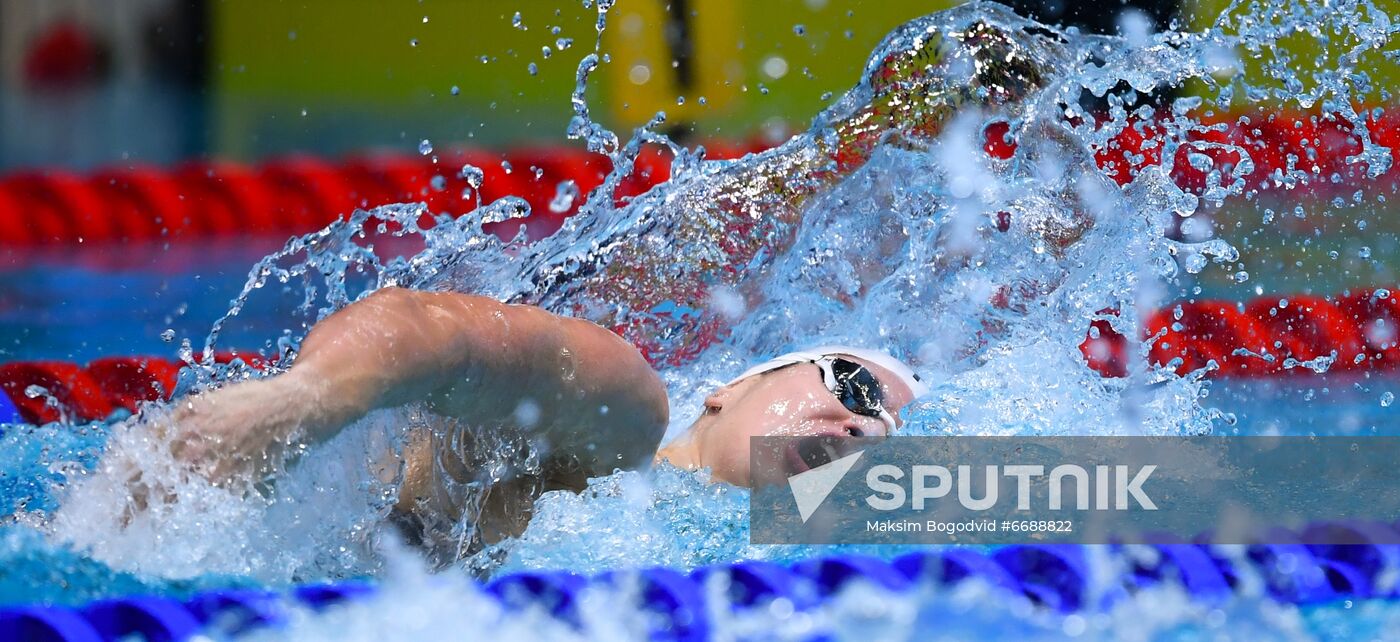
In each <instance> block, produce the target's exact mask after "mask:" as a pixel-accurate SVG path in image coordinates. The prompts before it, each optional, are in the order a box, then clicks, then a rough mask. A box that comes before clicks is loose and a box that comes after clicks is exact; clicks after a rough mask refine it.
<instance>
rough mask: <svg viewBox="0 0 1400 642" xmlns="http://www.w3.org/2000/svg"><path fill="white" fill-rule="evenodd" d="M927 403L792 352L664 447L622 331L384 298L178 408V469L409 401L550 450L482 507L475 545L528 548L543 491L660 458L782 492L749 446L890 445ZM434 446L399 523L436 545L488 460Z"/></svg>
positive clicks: (420, 446) (726, 389) (440, 299)
mask: <svg viewBox="0 0 1400 642" xmlns="http://www.w3.org/2000/svg"><path fill="white" fill-rule="evenodd" d="M924 391H925V387H924V384H922V383H921V382H920V381H919V380H918V377H917V376H915V375H914V374H913V372H912V371H911V370H910V369H909V368H908V367H906V366H905V365H903V364H901V363H900V362H898V361H896V360H895V359H893V358H892V357H890V356H888V355H886V354H884V353H881V352H876V351H868V350H860V349H856V348H817V349H815V350H814V351H812V352H810V353H793V354H790V355H784V356H782V357H779V358H777V359H774V360H772V361H769V362H767V363H765V364H762V365H759V366H755V367H754V368H752V369H750V370H749V371H747V372H745V373H743V374H742V375H740V376H739V377H737V378H736V379H735V380H733V381H732V382H730V383H728V384H727V385H724V386H722V387H720V388H718V389H717V390H714V391H713V392H712V393H710V394H709V395H708V396H707V397H706V399H705V401H704V411H703V412H702V413H701V415H700V416H699V418H698V419H697V420H696V421H695V422H694V424H693V425H691V426H690V427H689V429H687V430H686V432H685V433H684V434H682V435H680V436H679V437H677V438H676V439H674V440H672V441H671V442H670V443H668V444H667V445H666V446H665V447H662V448H660V450H658V447H659V446H660V444H661V440H662V437H663V435H664V434H665V432H666V426H667V421H668V417H669V413H670V408H669V406H668V400H667V394H666V388H665V385H664V384H663V383H662V381H661V379H660V377H659V376H657V374H656V372H654V371H653V370H652V369H651V367H650V366H649V365H648V363H647V362H646V360H644V359H643V358H642V355H641V353H640V352H638V351H637V349H636V348H634V347H633V346H631V345H630V344H628V343H627V342H626V341H624V340H623V339H622V338H620V337H619V336H617V335H616V334H614V333H612V332H610V331H608V330H606V329H604V328H602V327H600V326H597V325H595V324H593V323H591V322H588V321H585V320H581V319H575V318H567V317H561V316H556V315H554V314H551V313H549V312H547V311H545V310H543V309H540V308H537V307H532V306H525V305H510V304H503V303H500V302H498V301H496V300H493V299H490V298H485V297H480V296H474V295H466V294H455V293H443V292H419V291H413V290H408V289H402V288H386V289H383V290H380V291H377V292H375V293H373V294H371V295H369V296H368V297H365V298H364V299H363V300H361V301H359V302H356V303H354V304H351V305H349V306H347V307H345V308H344V309H342V310H340V311H338V312H336V313H335V314H332V315H331V316H329V317H327V318H326V319H324V320H323V321H321V322H320V323H319V324H317V325H316V326H315V327H314V328H313V329H312V331H311V332H310V334H308V336H307V337H306V340H305V341H304V342H303V346H302V350H301V352H300V354H299V356H298V357H297V359H296V362H295V364H294V365H293V366H292V367H290V368H289V369H288V370H287V371H286V372H284V373H281V374H278V375H276V376H273V377H268V378H265V379H257V380H251V381H245V382H240V383H234V384H231V385H228V386H225V387H223V388H220V389H217V390H212V391H209V392H206V393H203V394H197V395H193V396H190V397H187V398H184V399H181V400H180V401H179V402H178V404H177V407H176V409H175V412H174V425H175V426H176V428H175V432H174V434H173V435H171V437H170V439H171V452H172V454H173V455H174V456H175V457H176V458H177V459H179V460H183V461H184V462H187V463H188V464H189V465H190V466H192V467H193V468H194V469H195V470H196V471H198V472H200V473H201V474H203V475H205V476H207V477H209V478H210V479H213V480H216V481H225V480H229V479H231V478H233V477H235V476H247V475H249V474H252V473H253V472H255V471H258V470H260V469H264V468H265V467H266V466H267V464H269V463H270V462H272V461H273V460H275V459H276V458H279V457H282V456H284V454H285V453H286V452H287V449H288V448H289V447H290V446H292V445H294V444H314V443H318V442H323V441H325V440H327V439H329V438H330V437H332V436H334V435H335V434H336V433H337V432H338V431H340V430H341V429H342V428H344V427H345V426H347V425H349V424H351V423H353V422H354V421H356V420H357V419H359V418H361V417H363V416H364V415H366V414H367V413H369V412H371V411H373V410H375V409H379V408H392V407H398V406H402V405H405V404H413V403H419V404H422V407H424V408H425V409H427V410H429V411H430V412H432V413H434V414H436V415H439V416H442V417H445V418H456V419H459V420H461V421H462V422H464V423H470V424H472V425H475V426H490V427H492V429H493V430H499V431H506V432H508V433H514V434H518V435H523V436H526V437H528V439H529V441H531V442H533V443H537V444H538V443H543V444H544V448H543V449H542V455H543V457H542V464H543V465H542V467H541V468H540V470H539V472H538V473H537V474H533V475H522V476H519V477H514V478H509V479H504V480H501V481H499V482H497V483H496V484H494V486H493V489H492V490H491V492H490V493H489V495H488V497H487V498H486V501H485V502H484V504H483V505H481V506H480V507H479V509H480V515H479V517H478V520H479V521H478V530H479V534H478V536H479V537H480V538H481V539H482V542H483V543H490V542H492V541H496V540H499V539H501V538H503V537H506V536H512V535H517V534H519V533H520V532H521V531H522V530H523V528H524V526H525V524H526V523H527V522H528V518H529V514H530V510H531V508H532V506H533V502H534V499H535V498H536V497H538V495H539V494H540V493H543V492H545V491H550V490H559V489H568V490H572V491H575V492H577V491H580V490H582V489H583V488H584V486H585V483H586V481H587V479H588V478H590V477H597V476H602V475H608V474H611V473H613V472H615V471H616V470H632V469H640V468H645V467H647V466H648V465H650V464H651V463H652V462H654V461H655V462H659V461H669V462H670V463H671V464H673V465H675V466H677V467H680V468H683V469H691V470H698V469H702V468H706V469H709V470H710V475H711V478H712V479H713V480H716V481H719V482H724V483H729V484H735V485H739V486H751V485H753V484H754V483H755V482H764V483H768V482H781V481H782V480H783V479H784V478H785V477H786V475H788V474H792V473H795V472H799V471H797V470H789V471H766V473H765V472H763V471H753V470H750V466H749V438H750V437H754V436H763V435H785V436H810V437H819V438H821V441H823V442H825V445H826V446H830V445H831V444H832V441H833V440H840V439H844V438H847V437H860V436H867V435H868V436H880V435H888V434H890V433H891V432H893V431H895V430H896V429H897V428H898V427H899V426H900V421H901V420H900V419H899V412H900V409H901V408H903V407H904V406H905V405H907V404H908V403H909V402H910V401H912V400H913V399H914V398H915V397H917V396H918V395H920V394H922V393H923V392H924ZM428 432H430V431H423V433H424V434H415V435H411V436H410V437H409V441H408V444H407V445H406V446H405V448H404V452H403V457H402V466H403V477H402V479H403V481H402V484H401V487H400V490H399V496H398V503H397V505H396V506H395V507H394V509H393V514H392V515H391V518H392V520H393V521H394V522H395V523H396V524H398V525H399V526H400V527H401V528H402V530H404V531H405V532H406V533H407V534H408V535H409V538H410V539H413V540H417V541H418V542H419V543H421V544H424V545H425V546H427V547H429V548H433V547H434V545H433V544H432V543H430V542H429V541H427V540H430V539H433V538H432V533H434V532H442V531H443V529H441V528H440V527H441V526H442V525H445V524H452V523H455V522H456V521H457V520H458V519H460V518H461V517H462V513H463V510H464V509H463V507H462V506H461V505H460V504H461V503H462V500H461V498H460V497H454V496H453V494H452V493H451V492H449V488H451V487H452V486H454V484H455V485H461V484H464V483H466V482H470V481H472V480H473V479H475V477H476V475H477V474H478V472H479V471H478V470H477V468H478V467H479V466H481V465H482V462H481V461H479V460H478V459H477V457H478V456H479V455H476V454H474V449H473V448H472V447H471V444H470V443H468V442H467V441H464V440H463V439H461V438H455V439H447V438H444V437H443V435H440V434H427V433H428ZM466 434H468V435H470V434H471V433H470V432H468V433H466ZM803 450H804V451H808V452H803V453H802V460H803V463H802V464H790V466H794V465H796V466H806V467H813V466H817V465H820V464H821V463H824V462H825V461H826V459H824V458H825V457H829V456H830V453H831V452H834V450H824V446H823V444H815V445H814V446H813V447H812V448H805V449H803ZM448 530H450V529H448ZM457 554H460V552H458V553H457Z"/></svg>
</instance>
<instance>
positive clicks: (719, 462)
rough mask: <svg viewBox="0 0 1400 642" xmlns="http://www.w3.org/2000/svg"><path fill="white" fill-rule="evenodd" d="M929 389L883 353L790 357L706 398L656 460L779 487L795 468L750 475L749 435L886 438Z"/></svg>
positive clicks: (835, 351)
mask: <svg viewBox="0 0 1400 642" xmlns="http://www.w3.org/2000/svg"><path fill="white" fill-rule="evenodd" d="M927 390H928V387H927V386H926V385H925V384H924V383H923V382H922V381H920V380H919V378H918V376H917V375H915V374H914V372H913V371H912V370H910V369H909V367H908V366H906V365H904V364H903V363H900V362H899V361H898V360H896V359H895V358H894V357H891V356H890V355H888V354H885V353H883V352H879V351H874V350H863V349H859V348H847V347H841V346H822V347H817V348H813V349H811V350H804V351H801V352H793V353H789V354H785V355H782V356H780V357H777V358H774V359H772V360H770V361H767V362H765V363H763V364H760V365H758V366H755V367H753V368H750V369H749V370H747V371H745V372H744V373H743V374H741V375H739V376H738V377H736V378H735V379H734V380H733V381H730V382H729V383H728V384H725V385H724V386H722V387H721V388H719V389H718V390H715V391H714V392H713V393H711V394H710V395H709V396H708V397H706V399H705V409H704V412H703V413H702V414H701V415H700V418H699V419H697V420H696V421H695V423H694V424H693V425H692V426H691V427H690V429H689V430H688V431H687V432H686V434H684V435H682V436H681V437H679V438H678V439H677V440H676V442H675V443H674V444H672V445H670V446H668V447H667V448H666V449H665V450H663V451H662V453H661V456H662V457H663V458H666V459H670V460H671V461H672V463H674V464H676V465H678V466H682V467H687V468H703V467H708V468H710V469H711V472H712V474H713V475H714V478H715V479H717V480H719V481H725V482H729V483H731V484H736V485H740V486H753V485H755V484H766V483H780V482H781V481H782V480H783V479H785V478H786V477H787V476H788V475H790V474H792V473H794V472H799V471H794V470H775V471H750V467H749V438H750V437H763V436H791V437H822V438H824V439H822V440H821V442H822V443H828V444H830V443H837V442H839V441H840V440H844V439H846V438H849V437H862V436H883V435H888V434H890V433H891V432H893V431H895V430H897V429H898V428H899V426H900V420H899V418H898V417H899V412H900V410H901V409H903V408H904V406H905V405H907V404H908V403H909V402H910V401H913V400H914V399H915V398H917V397H919V396H921V395H922V394H924V393H925V392H927ZM814 443H816V442H814ZM814 454H815V455H817V456H820V453H814Z"/></svg>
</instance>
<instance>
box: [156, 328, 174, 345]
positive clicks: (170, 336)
mask: <svg viewBox="0 0 1400 642" xmlns="http://www.w3.org/2000/svg"><path fill="white" fill-rule="evenodd" d="M160 340H161V341H164V342H166V343H170V342H171V341H174V340H175V330H173V329H170V328H166V329H165V331H164V332H161V333H160Z"/></svg>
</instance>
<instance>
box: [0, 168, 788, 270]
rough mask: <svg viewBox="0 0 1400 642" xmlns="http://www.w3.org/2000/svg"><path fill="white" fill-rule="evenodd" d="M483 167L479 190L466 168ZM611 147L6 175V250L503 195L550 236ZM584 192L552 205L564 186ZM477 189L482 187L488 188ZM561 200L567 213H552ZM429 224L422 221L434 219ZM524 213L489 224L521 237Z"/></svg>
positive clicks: (622, 192)
mask: <svg viewBox="0 0 1400 642" xmlns="http://www.w3.org/2000/svg"><path fill="white" fill-rule="evenodd" d="M765 148H766V145H763V144H758V143H754V144H749V145H745V146H737V145H732V144H720V145H714V149H713V150H711V151H710V153H709V154H708V157H709V158H736V157H739V156H742V155H744V154H746V153H749V152H753V151H761V150H763V149H765ZM467 164H471V165H474V166H476V167H477V168H478V169H480V170H481V171H482V173H483V175H484V179H485V180H484V181H482V182H481V183H480V184H478V185H477V186H476V187H473V186H472V185H471V183H470V182H469V181H468V179H467V178H466V177H464V176H463V175H462V167H463V166H464V165H467ZM637 166H638V168H639V169H638V171H637V172H635V173H634V175H633V176H631V177H629V178H628V180H627V181H626V182H625V184H624V185H623V186H622V187H621V188H620V189H619V190H618V194H617V197H618V198H625V197H630V196H635V195H636V194H640V193H642V192H644V191H646V190H647V189H649V188H651V187H652V186H653V185H656V184H658V183H661V182H663V181H665V180H666V179H667V178H668V177H669V174H670V158H669V153H663V152H662V151H659V150H656V149H648V150H646V151H644V152H643V154H642V156H641V158H639V159H638V163H637ZM606 170H607V162H606V159H605V158H604V157H602V156H599V155H596V154H589V153H587V152H584V151H581V150H577V149H569V148H526V149H519V150H514V151H511V152H508V153H504V154H501V153H496V152H488V151H484V150H456V151H448V152H443V153H439V154H436V155H434V156H432V157H421V156H417V157H415V156H405V155H393V154H373V155H365V156H359V157H354V158H350V159H349V160H346V161H344V162H336V163H332V162H327V161H325V160H321V159H317V158H312V157H308V156H291V157H285V158H279V159H275V160H271V161H268V162H266V163H263V164H261V165H256V166H249V165H241V164H238V163H230V162H201V163H190V164H186V165H183V166H180V167H177V168H174V169H172V170H161V169H154V168H150V167H143V166H132V167H122V168H113V169H107V170H102V171H98V172H95V173H93V174H92V175H90V176H79V175H76V174H73V173H70V172H67V171H63V170H59V169H48V170H34V171H26V172H21V173H16V174H12V175H9V176H4V177H0V238H3V239H4V247H5V249H19V248H41V247H53V246H63V245H68V244H76V243H84V244H90V243H126V242H134V241H199V240H205V239H216V238H231V237H249V236H275V235H281V236H287V235H291V234H302V233H306V232H311V231H314V230H316V229H319V228H320V227H322V226H324V225H326V224H327V223H330V222H331V221H334V220H336V219H337V218H343V217H345V216H348V215H349V214H350V212H352V211H354V210H355V208H357V207H360V208H368V207H375V206H378V205H386V204H390V203H403V202H419V201H421V202H425V203H427V205H428V210H429V211H430V212H432V213H434V214H451V215H454V216H456V215H461V214H465V213H466V212H469V211H471V210H473V209H475V208H476V206H477V202H478V200H480V202H482V203H489V202H491V201H494V200H496V199H498V198H501V197H503V196H518V197H520V198H523V199H525V200H526V202H528V203H530V207H531V211H532V212H533V215H532V216H531V217H530V218H529V219H528V221H527V226H526V227H527V231H528V233H529V236H530V238H531V239H539V238H543V237H544V236H547V235H549V234H550V233H552V232H554V231H555V230H557V229H559V226H560V225H562V223H563V220H564V218H566V217H567V216H570V215H572V214H573V213H574V212H575V211H577V210H578V207H579V206H580V205H581V204H582V203H583V200H584V196H585V195H587V194H588V192H589V191H591V190H592V189H593V188H595V187H597V186H598V185H600V184H601V183H602V182H603V177H604V176H605V175H606V173H607V171H606ZM564 181H573V182H574V184H575V186H576V187H577V190H578V196H577V197H575V198H573V199H572V201H570V202H568V203H567V207H562V208H560V207H555V208H551V204H553V202H554V201H555V194H556V189H557V186H558V185H559V184H560V183H562V182H564ZM478 191H479V192H480V193H478ZM555 209H558V210H560V211H554V210H555ZM427 222H428V221H427V220H426V219H425V220H424V221H423V223H424V224H426V223H427ZM519 225H520V223H519V222H508V223H502V224H497V225H495V226H494V227H491V228H489V229H491V231H493V232H495V233H497V234H500V235H501V236H503V237H506V238H510V237H514V236H515V234H516V231H517V230H518V226H519Z"/></svg>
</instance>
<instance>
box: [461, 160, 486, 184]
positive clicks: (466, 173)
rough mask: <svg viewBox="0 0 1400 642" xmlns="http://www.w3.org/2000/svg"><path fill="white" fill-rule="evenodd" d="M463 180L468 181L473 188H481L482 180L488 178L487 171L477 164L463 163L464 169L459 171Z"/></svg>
mask: <svg viewBox="0 0 1400 642" xmlns="http://www.w3.org/2000/svg"><path fill="white" fill-rule="evenodd" d="M458 175H459V176H461V177H462V180H464V181H466V182H467V184H468V185H471V186H472V189H480V188H481V184H482V182H484V181H485V180H486V173H485V172H483V171H482V170H481V168H480V167H477V166H476V165H463V166H462V171H461V172H459V173H458Z"/></svg>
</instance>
